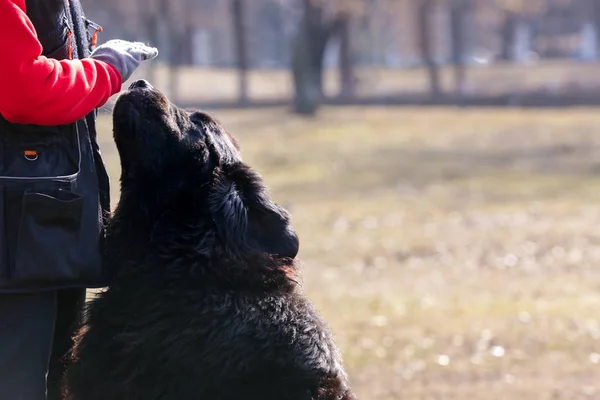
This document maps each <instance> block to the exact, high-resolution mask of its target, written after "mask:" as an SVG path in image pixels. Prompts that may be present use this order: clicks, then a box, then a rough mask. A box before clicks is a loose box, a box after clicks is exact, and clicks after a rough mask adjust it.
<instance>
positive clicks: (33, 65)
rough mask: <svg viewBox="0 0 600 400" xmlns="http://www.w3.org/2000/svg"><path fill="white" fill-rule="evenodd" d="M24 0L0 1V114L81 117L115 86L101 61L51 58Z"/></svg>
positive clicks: (14, 118) (114, 75) (54, 119)
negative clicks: (37, 32)
mask: <svg viewBox="0 0 600 400" xmlns="http://www.w3.org/2000/svg"><path fill="white" fill-rule="evenodd" d="M25 12H26V9H25V0H0V49H2V51H3V55H2V59H1V62H0V114H2V116H3V117H4V118H6V119H7V120H8V121H10V122H14V123H22V124H37V125H61V124H67V123H71V122H74V121H76V120H78V119H80V118H83V117H84V116H85V115H86V114H88V113H89V112H90V111H92V110H93V109H95V108H97V107H100V106H102V105H104V104H105V103H106V101H107V100H108V99H109V97H110V96H112V95H113V94H115V93H117V92H118V91H119V90H120V89H121V85H122V83H123V82H122V79H121V75H120V74H119V72H118V71H117V70H116V69H115V68H114V67H113V66H111V65H109V64H106V63H104V62H101V61H98V60H94V59H90V58H86V59H82V60H60V61H58V60H54V59H50V58H46V57H44V56H42V55H41V54H42V45H41V44H40V42H39V41H38V39H37V34H36V32H35V28H34V27H33V24H32V23H31V20H30V19H29V18H28V17H27V15H26V14H25Z"/></svg>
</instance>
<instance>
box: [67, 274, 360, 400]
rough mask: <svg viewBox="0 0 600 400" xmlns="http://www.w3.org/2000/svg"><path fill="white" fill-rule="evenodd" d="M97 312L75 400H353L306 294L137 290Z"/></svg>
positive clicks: (82, 350)
mask: <svg viewBox="0 0 600 400" xmlns="http://www.w3.org/2000/svg"><path fill="white" fill-rule="evenodd" d="M153 282H155V281H153ZM150 298H151V299H153V300H152V301H143V302H142V301H140V302H136V299H140V300H141V299H146V300H147V299H150ZM116 311H117V312H116ZM90 313H91V314H90V318H91V319H92V320H93V321H94V323H93V324H91V325H89V326H88V327H87V328H86V332H85V335H84V336H82V337H81V338H79V342H78V345H77V347H76V354H75V356H76V358H75V360H76V362H75V365H73V366H72V367H71V369H70V377H69V379H70V382H69V384H70V387H71V390H72V392H73V393H74V394H77V396H73V397H72V399H73V400H80V399H81V400H84V399H85V400H96V399H98V400H100V399H112V400H125V399H127V400H150V399H165V400H166V399H169V400H171V399H172V400H176V399H177V400H186V399H190V400H191V399H211V400H234V399H235V400H240V399H248V400H249V399H257V400H258V399H260V400H317V399H318V400H329V399H331V400H333V399H340V400H342V399H344V400H350V399H353V397H352V395H351V393H350V391H349V388H348V384H347V378H346V376H345V373H344V370H343V368H342V362H341V357H340V355H339V354H338V350H337V348H336V347H335V345H334V343H333V339H332V337H331V333H330V332H329V330H328V329H327V327H326V326H325V325H324V324H323V322H322V321H321V319H320V318H319V316H318V315H317V313H316V311H315V310H314V308H313V307H312V306H311V305H310V303H308V302H307V301H306V300H304V299H303V298H302V297H301V296H299V295H298V293H296V292H291V293H274V294H273V295H271V296H268V297H263V296H256V295H252V294H238V293H233V292H229V293H227V292H221V291H217V290H210V289H207V290H206V291H198V290H197V288H194V289H190V290H189V291H186V290H185V289H183V290H178V291H176V292H173V291H172V290H171V289H169V285H168V284H166V285H156V284H152V282H131V283H130V284H127V285H123V286H119V287H113V288H111V290H110V291H109V292H107V293H106V294H104V295H101V296H100V297H99V298H98V299H97V300H95V303H93V305H92V306H91V308H90ZM132 315H135V316H136V317H135V318H131V316H132ZM78 360H79V361H81V362H79V361H78ZM83 360H85V361H83ZM84 378H85V379H84Z"/></svg>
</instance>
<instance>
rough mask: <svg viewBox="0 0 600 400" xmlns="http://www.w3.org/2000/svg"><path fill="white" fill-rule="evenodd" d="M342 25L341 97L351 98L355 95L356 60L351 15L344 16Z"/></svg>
mask: <svg viewBox="0 0 600 400" xmlns="http://www.w3.org/2000/svg"><path fill="white" fill-rule="evenodd" d="M342 18H343V19H342V21H341V27H340V97H343V98H346V99H350V98H352V97H354V92H355V89H356V88H355V81H354V78H355V77H354V60H353V57H352V43H351V41H350V40H351V34H350V18H351V17H350V15H349V14H346V15H343V16H342Z"/></svg>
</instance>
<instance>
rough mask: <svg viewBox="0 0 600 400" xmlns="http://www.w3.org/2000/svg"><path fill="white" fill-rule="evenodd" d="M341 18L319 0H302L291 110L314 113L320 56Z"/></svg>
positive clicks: (320, 92) (319, 88)
mask: <svg viewBox="0 0 600 400" xmlns="http://www.w3.org/2000/svg"><path fill="white" fill-rule="evenodd" d="M343 20H344V17H343V16H342V15H341V14H340V13H328V12H327V10H326V9H325V6H324V4H323V3H321V2H316V1H312V0H302V17H301V19H300V22H299V26H298V30H297V35H296V38H295V40H294V44H293V56H292V75H293V80H294V111H295V112H296V113H298V114H303V115H314V114H315V113H316V111H317V108H318V106H319V103H320V102H321V98H322V96H323V59H324V56H325V49H326V48H327V44H328V43H329V40H330V39H331V38H332V37H333V36H334V35H335V34H337V33H339V31H340V29H341V27H342V25H343Z"/></svg>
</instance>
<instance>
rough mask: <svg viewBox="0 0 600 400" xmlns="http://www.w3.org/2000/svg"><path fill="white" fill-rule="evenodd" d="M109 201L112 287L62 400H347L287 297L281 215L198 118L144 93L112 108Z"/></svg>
mask: <svg viewBox="0 0 600 400" xmlns="http://www.w3.org/2000/svg"><path fill="white" fill-rule="evenodd" d="M113 122H114V139H115V143H116V145H117V148H118V151H119V155H120V157H121V165H122V171H121V197H120V200H119V204H118V206H117V208H116V210H115V212H114V215H113V216H112V218H111V219H110V222H109V225H108V226H107V230H106V249H107V250H106V251H107V254H106V268H107V271H108V272H109V274H110V276H111V280H112V281H111V282H112V283H111V285H110V287H109V288H108V289H107V290H106V291H105V292H103V293H101V294H99V296H98V297H97V298H95V299H94V300H93V301H91V302H90V304H89V308H88V309H87V312H86V320H85V322H84V324H83V326H82V327H81V329H80V331H79V333H78V335H77V337H76V344H75V347H74V349H73V352H72V354H71V360H70V362H71V365H70V367H69V369H68V372H67V375H66V379H65V393H66V397H67V398H68V399H69V400H100V399H102V400H159V399H160V400H334V399H336V400H353V399H355V396H354V394H353V393H352V391H351V389H350V387H349V383H348V378H347V376H346V373H345V371H344V366H343V363H342V359H341V356H340V352H339V350H338V348H337V347H336V345H335V343H334V339H333V337H332V334H331V333H330V331H329V329H328V328H327V326H326V324H325V322H324V321H323V320H322V319H321V317H320V316H319V315H318V313H317V312H316V311H315V308H314V307H313V306H312V305H311V303H310V302H309V301H308V300H307V299H306V298H305V297H304V296H303V295H302V293H301V291H300V288H299V287H298V283H297V282H298V279H297V266H296V264H295V261H294V260H295V257H296V254H297V252H298V237H297V236H296V233H295V232H294V229H293V228H292V226H291V224H290V218H289V214H288V213H287V212H286V211H285V210H284V209H283V208H281V207H279V206H278V205H277V204H275V203H274V202H273V201H271V199H270V198H269V196H268V193H267V190H266V188H265V186H264V184H263V181H262V179H261V177H260V176H259V175H258V174H257V173H256V172H254V171H253V170H252V169H251V168H250V167H249V166H248V165H247V164H245V163H244V162H243V161H242V159H241V157H240V153H239V147H238V145H237V143H236V140H235V139H234V138H233V137H232V136H230V135H229V134H228V133H227V132H226V131H225V130H224V129H223V128H222V127H221V126H220V125H219V124H218V123H217V122H216V121H215V120H214V119H213V118H211V117H210V116H209V115H207V114H205V113H203V112H198V111H196V112H188V111H185V110H183V109H180V108H178V107H177V106H175V105H174V104H172V103H171V102H170V101H169V100H168V99H167V98H166V97H165V95H164V94H162V93H161V92H160V91H158V90H156V89H155V88H153V87H152V86H151V85H150V84H149V83H148V82H146V81H144V80H140V81H137V82H134V83H133V84H132V85H131V86H130V87H129V89H128V90H127V91H126V92H124V93H123V94H122V95H121V96H120V97H119V98H118V100H117V103H116V105H115V109H114V114H113Z"/></svg>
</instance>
